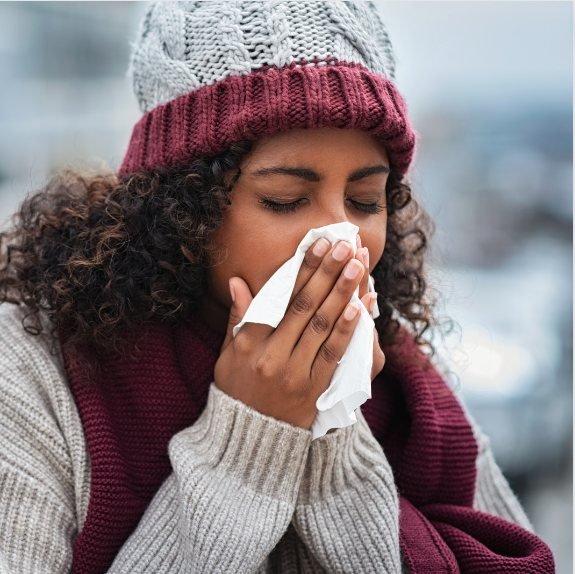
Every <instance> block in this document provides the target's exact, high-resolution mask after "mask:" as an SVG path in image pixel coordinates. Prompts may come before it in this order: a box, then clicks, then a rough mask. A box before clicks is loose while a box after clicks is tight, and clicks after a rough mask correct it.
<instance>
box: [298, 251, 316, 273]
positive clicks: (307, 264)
mask: <svg viewBox="0 0 575 574" xmlns="http://www.w3.org/2000/svg"><path fill="white" fill-rule="evenodd" d="M308 253H309V251H308ZM308 253H306V256H305V257H304V260H303V261H302V263H301V267H300V270H302V271H313V270H314V269H316V267H317V264H315V263H314V262H313V261H312V260H311V258H310V256H309V255H308Z"/></svg>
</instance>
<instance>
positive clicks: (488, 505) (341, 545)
mask: <svg viewBox="0 0 575 574" xmlns="http://www.w3.org/2000/svg"><path fill="white" fill-rule="evenodd" d="M24 314H25V311H24V310H23V309H21V308H19V307H17V306H14V305H9V304H3V305H0V393H1V396H2V400H1V401H0V438H1V440H0V574H65V573H66V574H67V573H69V572H70V570H71V567H72V546H73V543H74V540H75V539H76V538H77V536H78V533H79V532H80V531H82V525H83V524H84V521H85V517H86V513H87V508H88V500H89V498H90V491H91V480H90V462H89V458H88V450H87V444H86V440H85V436H84V429H83V427H82V422H81V420H80V414H79V412H78V409H77V407H76V404H75V401H74V398H73V396H72V393H71V392H70V390H69V388H68V383H67V378H66V375H65V372H64V369H63V365H62V359H61V357H60V356H59V355H58V354H56V355H53V354H51V352H50V345H49V343H48V342H47V341H46V340H45V339H44V337H43V336H31V335H28V334H27V333H26V332H25V331H24V330H23V328H22V323H21V322H22V318H23V316H24ZM46 327H48V328H49V325H48V324H46ZM358 419H359V421H358V423H357V424H356V425H353V426H352V427H348V428H346V429H339V430H338V431H336V432H334V433H332V434H329V435H326V436H325V437H321V438H320V439H318V440H316V441H314V443H312V445H311V448H310V447H309V444H310V440H311V436H310V433H309V432H308V431H303V430H301V429H295V428H293V427H290V426H289V425H285V424H284V423H281V422H278V421H275V420H273V419H269V418H268V417H265V416H263V415H260V414H258V413H256V412H254V411H253V410H251V409H249V408H248V407H246V406H245V405H243V404H242V403H240V402H238V401H235V400H234V399H231V398H230V397H227V396H226V395H224V394H223V393H221V392H219V391H217V389H215V388H214V387H213V386H212V387H211V391H210V394H209V397H208V406H207V407H206V409H205V410H204V412H203V413H202V415H201V417H200V418H199V419H198V420H197V421H196V423H195V424H194V425H192V426H190V427H188V428H186V429H185V430H183V431H181V432H179V433H177V434H176V435H175V436H174V438H173V439H172V441H171V442H170V448H169V455H170V461H171V465H172V467H173V469H174V472H173V473H172V474H171V475H170V476H168V478H167V479H166V480H165V481H164V482H163V484H162V485H161V487H160V488H159V490H158V491H157V492H156V493H155V496H154V497H153V499H152V501H151V503H150V504H149V506H148V508H147V509H146V511H145V513H144V514H143V516H142V518H141V519H140V521H139V524H138V526H137V528H136V529H135V531H134V532H133V534H132V535H131V536H130V537H129V538H128V540H127V541H126V542H125V543H124V545H123V546H122V548H121V549H120V551H119V553H118V555H117V556H116V560H115V562H114V564H113V566H112V567H111V568H110V569H109V570H108V572H111V573H114V572H130V573H137V572H154V573H157V574H162V573H166V574H167V573H173V572H183V571H185V572H191V571H193V572H198V571H199V572H201V571H202V570H201V569H199V570H198V569H197V568H201V567H202V562H204V561H206V564H208V565H209V568H207V569H206V570H204V571H207V572H232V571H233V572H249V571H252V572H258V573H261V574H264V573H266V574H270V573H272V572H273V573H281V574H295V573H305V574H327V573H330V572H341V571H345V572H370V571H377V572H381V571H384V572H385V571H386V570H384V569H382V568H381V565H385V568H388V570H387V571H391V572H393V571H394V570H393V569H390V568H391V567H390V566H389V565H394V566H393V567H395V568H397V556H398V553H399V541H398V539H397V523H398V509H397V495H396V492H395V485H394V484H393V483H392V482H391V473H390V469H389V463H388V460H387V458H386V456H385V455H384V453H383V451H382V450H381V448H380V447H379V446H378V445H377V443H376V442H375V441H374V439H373V436H372V435H371V432H370V430H369V429H368V428H367V427H366V426H365V424H364V420H363V417H362V416H361V413H359V411H358ZM226 445H228V447H227V448H226ZM284 449H288V451H287V452H286V451H285V450H284ZM288 457H289V458H288ZM268 461H269V462H268ZM288 461H289V464H288ZM477 469H478V480H477V491H476V498H475V507H476V508H478V509H479V510H483V511H484V512H493V514H495V515H497V513H498V512H499V511H501V512H502V513H503V517H504V518H506V519H510V520H513V521H514V522H516V523H519V524H520V525H522V524H523V522H524V521H525V520H526V519H525V515H524V513H523V511H522V510H521V508H520V506H519V504H518V502H517V500H516V499H515V498H514V497H513V495H512V493H511V491H510V490H509V487H508V486H506V487H505V488H502V481H503V483H504V479H503V477H502V475H501V472H500V471H499V469H498V468H497V466H496V465H495V463H494V462H493V456H492V454H491V452H490V450H489V446H488V444H487V443H483V447H482V448H481V450H480V453H479V458H478V460H477ZM298 485H299V488H298ZM296 493H297V494H296ZM289 516H291V517H292V522H291V524H290V525H287V522H288V519H287V518H286V517H289ZM252 521H255V522H252ZM280 526H281V527H280ZM284 527H286V528H285V531H284V532H283V536H282V534H281V532H282V529H283V528H284ZM380 538H384V542H383V544H381V540H380ZM378 540H379V543H378ZM274 546H275V547H274ZM270 548H273V549H272V550H271V551H270V553H269V555H268V556H267V557H265V558H264V557H263V555H265V553H266V552H268V549H270ZM332 552H335V553H337V554H336V555H338V556H341V555H347V556H349V557H353V564H350V562H351V561H350V560H347V562H346V559H345V558H343V559H342V562H341V565H340V564H339V562H338V561H337V560H335V556H336V555H332V554H331V553H332ZM206 553H207V554H209V557H208V558H206ZM358 555H361V557H360V558H357V556H358ZM260 559H262V560H263V561H262V563H261V564H260V565H259V566H257V567H256V566H254V565H255V564H256V563H257V562H258V561H259V560H260ZM357 560H359V561H357ZM334 561H335V562H338V563H337V564H335V565H334ZM237 563H240V567H239V568H238V569H236V568H235V566H233V567H230V565H235V564H237ZM344 564H347V566H343V565H344ZM358 564H359V565H360V566H359V567H358ZM192 565H194V567H193V568H192ZM250 568H252V570H250ZM378 568H379V570H378ZM396 571H397V572H399V570H396Z"/></svg>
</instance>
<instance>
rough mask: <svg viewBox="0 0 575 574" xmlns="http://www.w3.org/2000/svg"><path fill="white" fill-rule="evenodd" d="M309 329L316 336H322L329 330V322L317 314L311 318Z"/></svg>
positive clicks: (320, 314)
mask: <svg viewBox="0 0 575 574" xmlns="http://www.w3.org/2000/svg"><path fill="white" fill-rule="evenodd" d="M309 327H310V329H311V330H312V331H313V332H314V333H315V334H316V335H323V334H325V333H326V332H327V331H328V329H329V320H328V318H327V317H326V316H325V315H323V314H322V313H319V312H318V313H316V314H315V315H314V316H313V317H312V318H311V320H310V322H309Z"/></svg>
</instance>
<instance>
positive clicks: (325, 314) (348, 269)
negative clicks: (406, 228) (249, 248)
mask: <svg viewBox="0 0 575 574" xmlns="http://www.w3.org/2000/svg"><path fill="white" fill-rule="evenodd" d="M352 254H353V251H352V248H351V245H349V243H347V242H345V241H340V242H338V243H336V244H335V245H334V246H331V245H330V243H329V242H328V241H327V240H326V239H323V238H322V239H319V240H318V241H316V243H314V245H313V246H312V247H311V248H310V249H309V250H308V251H307V253H306V256H305V259H304V262H303V263H302V266H301V268H300V271H299V273H298V277H297V279H296V284H295V287H294V290H293V294H292V298H291V301H290V303H289V305H288V309H287V311H286V314H285V316H284V318H283V319H282V321H281V322H280V324H279V325H278V326H277V328H275V329H274V328H273V327H270V326H269V325H261V324H255V323H248V324H246V325H244V326H243V327H242V329H241V330H240V332H239V333H238V334H237V336H236V337H235V338H234V337H233V336H232V330H233V327H234V326H235V325H237V324H238V323H239V321H241V319H242V317H243V316H244V314H245V312H246V310H247V308H248V306H249V304H250V303H251V300H252V295H251V293H250V290H249V288H248V286H247V284H246V283H245V281H243V280H242V279H241V278H239V277H233V278H232V279H230V290H231V293H232V300H233V304H232V308H231V310H230V320H229V324H228V330H227V335H226V338H225V341H224V344H223V345H222V351H221V354H220V357H219V359H218V361H217V362H216V366H215V372H214V380H215V384H216V386H217V387H218V388H219V389H221V390H222V391H224V392H225V393H227V394H228V395H230V396H232V397H234V398H236V399H238V400H240V401H242V402H243V403H244V404H246V405H248V406H250V407H252V408H254V409H255V410H257V411H259V412H261V413H262V414H265V415H268V416H271V417H274V418H276V419H278V420H282V421H285V422H288V423H290V424H292V425H295V426H299V427H301V428H305V429H309V428H310V427H311V425H312V423H313V421H314V419H315V416H316V414H317V408H316V406H315V405H316V401H317V399H318V397H319V396H320V395H321V394H322V393H323V392H324V391H325V390H326V389H327V388H328V386H329V384H330V381H331V378H332V376H333V373H334V371H335V369H336V367H337V363H338V361H339V360H340V359H341V357H342V356H343V353H344V352H345V349H346V348H347V346H348V344H349V342H350V340H351V336H352V334H353V331H354V329H355V327H356V325H357V323H358V320H359V315H360V309H359V308H358V306H357V305H355V304H353V303H350V299H351V296H352V294H353V292H354V291H355V289H356V288H357V287H358V285H359V284H360V282H361V281H362V279H363V277H364V276H365V275H366V273H367V272H366V269H365V267H364V265H363V263H362V261H360V260H359V259H357V258H353V256H352Z"/></svg>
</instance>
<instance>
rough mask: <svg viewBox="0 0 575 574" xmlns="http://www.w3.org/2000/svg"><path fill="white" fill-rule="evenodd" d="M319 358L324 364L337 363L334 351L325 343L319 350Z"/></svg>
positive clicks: (337, 359) (336, 355)
mask: <svg viewBox="0 0 575 574" xmlns="http://www.w3.org/2000/svg"><path fill="white" fill-rule="evenodd" d="M319 356H320V357H321V359H322V360H323V361H325V362H326V363H337V361H339V358H338V354H337V353H336V350H335V349H334V348H333V346H332V345H331V344H329V343H327V342H326V343H324V344H323V345H322V346H321V347H320V348H319Z"/></svg>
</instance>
